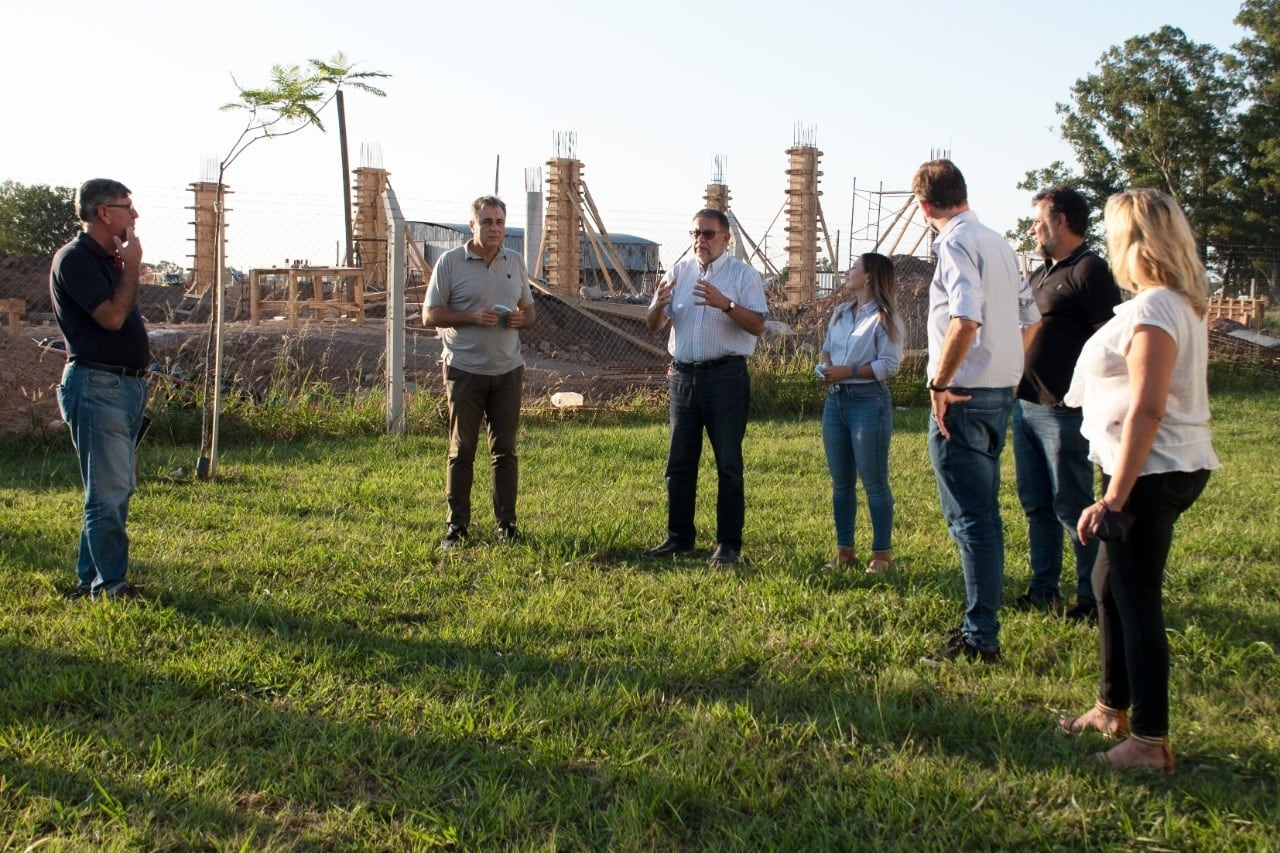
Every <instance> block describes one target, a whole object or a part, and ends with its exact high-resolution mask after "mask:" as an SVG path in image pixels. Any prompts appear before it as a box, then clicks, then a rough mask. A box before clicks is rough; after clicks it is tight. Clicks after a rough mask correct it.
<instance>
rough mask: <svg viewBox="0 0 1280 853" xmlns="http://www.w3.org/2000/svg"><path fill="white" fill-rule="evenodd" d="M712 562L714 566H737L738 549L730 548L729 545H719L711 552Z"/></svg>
mask: <svg viewBox="0 0 1280 853" xmlns="http://www.w3.org/2000/svg"><path fill="white" fill-rule="evenodd" d="M710 562H711V565H713V566H732V565H735V564H736V563H737V562H738V549H737V548H730V547H729V546H728V545H717V546H716V549H715V550H714V551H712V552H711V560H710Z"/></svg>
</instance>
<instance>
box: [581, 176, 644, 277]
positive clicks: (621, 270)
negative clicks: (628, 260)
mask: <svg viewBox="0 0 1280 853" xmlns="http://www.w3.org/2000/svg"><path fill="white" fill-rule="evenodd" d="M578 186H579V187H581V189H582V200H583V201H584V202H586V204H587V206H588V208H589V209H590V211H591V215H592V217H594V218H595V220H596V226H597V227H598V228H599V229H600V234H601V236H603V237H604V245H605V247H606V249H607V251H608V252H609V254H610V257H611V258H612V260H613V263H614V269H616V270H617V272H618V278H620V279H622V283H623V284H625V285H626V286H627V290H630V291H631V292H632V293H639V292H640V291H639V290H637V289H636V286H635V285H634V284H632V283H631V276H629V275H628V274H627V269H626V265H625V264H624V263H622V259H621V258H620V257H618V253H617V250H616V249H614V246H613V238H612V237H610V236H609V232H608V231H607V230H606V229H605V227H604V220H603V219H602V218H601V217H600V211H599V210H597V209H596V203H595V202H594V201H592V199H591V190H589V189H587V184H586V182H585V181H579V182H578ZM584 221H585V220H584Z"/></svg>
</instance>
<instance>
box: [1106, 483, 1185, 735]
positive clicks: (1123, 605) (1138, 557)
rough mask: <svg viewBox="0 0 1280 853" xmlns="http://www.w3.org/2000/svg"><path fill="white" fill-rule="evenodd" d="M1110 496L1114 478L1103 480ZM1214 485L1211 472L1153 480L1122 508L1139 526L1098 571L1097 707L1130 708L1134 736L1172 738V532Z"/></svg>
mask: <svg viewBox="0 0 1280 853" xmlns="http://www.w3.org/2000/svg"><path fill="white" fill-rule="evenodd" d="M1102 479H1103V485H1102V489H1103V492H1104V493H1105V492H1106V488H1107V484H1108V483H1109V482H1110V479H1111V478H1110V477H1106V476H1104V477H1103V478H1102ZM1207 482H1209V472H1208V471H1190V472H1188V471H1172V472H1169V473H1167V474H1148V475H1146V476H1143V477H1139V478H1138V480H1137V482H1136V483H1134V486H1133V492H1132V493H1131V494H1130V495H1129V503H1128V504H1127V505H1126V506H1125V507H1124V508H1125V509H1126V510H1127V511H1129V512H1131V513H1133V514H1134V515H1135V516H1136V517H1137V519H1136V521H1134V524H1133V528H1132V529H1131V530H1130V531H1129V535H1128V536H1127V537H1126V538H1125V541H1123V542H1103V543H1102V548H1101V549H1099V551H1098V560H1097V562H1096V563H1094V565H1093V591H1094V594H1095V595H1096V596H1097V599H1098V649H1099V652H1100V654H1101V658H1102V681H1101V684H1100V686H1099V688H1098V699H1099V701H1101V702H1102V704H1104V705H1106V706H1108V707H1110V708H1129V707H1130V706H1132V708H1133V711H1132V713H1131V714H1130V718H1129V724H1130V728H1131V729H1132V730H1133V733H1134V734H1137V735H1142V736H1144V737H1163V736H1165V735H1167V734H1168V733H1169V641H1168V638H1167V637H1165V633H1164V601H1163V586H1164V567H1165V563H1166V561H1167V560H1168V558H1169V549H1170V547H1171V546H1172V544H1173V526H1174V523H1175V522H1177V520H1178V516H1180V515H1182V513H1183V512H1185V511H1186V510H1187V508H1188V507H1190V506H1191V505H1192V504H1193V503H1195V500H1196V498H1198V497H1199V496H1200V493H1201V492H1202V491H1204V487H1205V484H1206V483H1207Z"/></svg>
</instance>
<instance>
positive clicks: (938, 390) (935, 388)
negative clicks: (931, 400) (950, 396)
mask: <svg viewBox="0 0 1280 853" xmlns="http://www.w3.org/2000/svg"><path fill="white" fill-rule="evenodd" d="M929 390H930V391H933V392H935V393H938V394H941V393H942V392H943V391H949V390H951V389H950V388H948V387H947V386H946V385H934V384H933V383H932V382H930V383H929Z"/></svg>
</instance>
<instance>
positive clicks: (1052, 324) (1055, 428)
mask: <svg viewBox="0 0 1280 853" xmlns="http://www.w3.org/2000/svg"><path fill="white" fill-rule="evenodd" d="M1032 201H1033V203H1034V204H1035V208H1036V212H1035V217H1034V218H1033V219H1032V223H1031V234H1032V236H1033V237H1034V238H1035V241H1036V244H1037V245H1038V246H1039V249H1040V253H1041V254H1042V255H1043V256H1044V259H1045V262H1044V265H1043V266H1041V267H1040V268H1039V269H1038V270H1036V271H1035V272H1034V273H1032V274H1031V289H1032V292H1033V293H1034V294H1035V299H1036V307H1038V308H1039V309H1040V317H1041V324H1040V330H1039V333H1038V334H1036V335H1035V337H1034V338H1033V339H1032V340H1031V341H1030V343H1029V344H1028V346H1027V352H1026V363H1025V365H1024V368H1023V372H1022V382H1021V383H1020V384H1019V386H1018V400H1017V405H1015V406H1014V409H1013V458H1014V463H1015V465H1016V467H1017V479H1018V499H1019V500H1020V501H1021V502H1022V509H1023V511H1024V512H1025V513H1026V515H1027V525H1028V538H1029V540H1030V546H1031V583H1030V588H1029V589H1028V590H1027V593H1026V594H1025V595H1023V596H1021V597H1020V598H1019V599H1018V604H1019V605H1021V606H1023V607H1025V608H1030V607H1043V608H1047V609H1050V610H1054V611H1057V610H1058V609H1059V608H1060V607H1061V604H1062V599H1061V596H1060V595H1059V592H1058V585H1059V581H1060V579H1061V576H1062V532H1063V528H1066V531H1067V535H1069V536H1070V537H1071V544H1072V548H1073V550H1074V551H1075V558H1076V604H1075V606H1074V607H1073V608H1071V609H1070V610H1068V611H1067V617H1068V618H1070V619H1072V620H1085V619H1091V618H1094V617H1095V616H1096V614H1097V609H1098V605H1097V601H1096V599H1095V598H1094V594H1093V585H1092V583H1091V581H1090V576H1091V574H1092V572H1093V562H1094V559H1095V558H1096V557H1097V555H1098V540H1097V539H1096V538H1095V539H1093V540H1091V541H1090V542H1089V544H1087V545H1083V544H1081V543H1080V540H1079V537H1078V536H1077V535H1076V522H1077V520H1078V519H1079V517H1080V512H1081V511H1082V510H1083V509H1084V508H1085V507H1087V506H1089V505H1090V504H1091V503H1093V465H1092V463H1090V462H1089V442H1088V441H1087V440H1085V438H1084V436H1082V435H1081V434H1080V424H1081V412H1080V409H1072V408H1068V407H1067V406H1064V405H1063V403H1062V398H1063V396H1064V395H1065V394H1066V392H1067V387H1068V386H1069V385H1070V384H1071V374H1072V371H1073V370H1074V369H1075V365H1076V359H1077V358H1079V356H1080V350H1081V348H1083V347H1084V344H1085V341H1087V340H1088V339H1089V337H1090V336H1091V335H1092V334H1093V333H1094V331H1095V330H1096V329H1097V328H1098V327H1099V326H1101V325H1102V324H1103V323H1105V322H1106V321H1107V320H1109V319H1110V318H1111V315H1112V313H1113V309H1114V308H1115V306H1116V305H1118V304H1119V303H1120V290H1119V288H1117V287H1116V282H1115V279H1114V278H1112V276H1111V270H1110V269H1109V268H1108V267H1107V263H1106V261H1104V260H1103V259H1102V258H1100V257H1098V256H1097V255H1096V254H1094V253H1093V252H1092V251H1091V250H1090V249H1089V248H1088V247H1087V246H1086V245H1085V242H1084V235H1085V233H1086V232H1087V231H1088V228H1089V207H1088V204H1087V203H1086V202H1085V200H1084V198H1083V197H1082V196H1081V195H1080V194H1079V193H1078V192H1076V191H1075V190H1073V189H1071V188H1070V187H1063V186H1055V187H1049V188H1048V189H1044V190H1041V191H1040V192H1038V193H1036V195H1035V197H1034V198H1033V199H1032Z"/></svg>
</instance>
